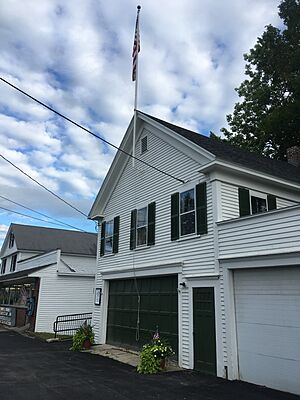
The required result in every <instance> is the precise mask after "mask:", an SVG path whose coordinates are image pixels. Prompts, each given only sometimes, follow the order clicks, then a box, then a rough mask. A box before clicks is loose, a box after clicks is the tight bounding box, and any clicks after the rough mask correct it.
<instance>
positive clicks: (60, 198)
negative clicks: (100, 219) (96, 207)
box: [0, 154, 87, 217]
mask: <svg viewBox="0 0 300 400" xmlns="http://www.w3.org/2000/svg"><path fill="white" fill-rule="evenodd" d="M0 157H1V158H3V160H5V161H6V162H8V163H9V164H10V165H12V166H13V167H15V168H16V169H17V170H19V171H20V172H22V174H23V175H25V176H27V178H29V179H31V180H32V181H33V182H35V183H37V184H38V185H39V186H40V187H42V188H43V189H45V190H47V192H49V193H51V194H52V195H53V196H55V197H56V198H58V199H59V200H61V201H63V202H64V203H65V204H67V205H68V206H69V207H71V208H73V210H75V211H77V212H79V213H80V214H81V215H83V216H84V217H87V214H85V213H84V212H82V211H80V210H78V208H76V207H75V206H72V204H71V203H69V202H67V201H66V200H64V199H63V198H62V197H60V196H59V195H58V194H56V193H54V192H52V190H50V189H48V188H47V187H46V186H44V185H42V184H41V183H40V182H38V181H37V180H36V179H34V178H33V177H32V176H30V175H29V174H27V173H26V172H25V171H23V170H22V169H21V168H19V167H17V166H16V165H15V164H14V163H13V162H11V161H9V160H8V159H7V158H6V157H4V156H3V155H2V154H0Z"/></svg>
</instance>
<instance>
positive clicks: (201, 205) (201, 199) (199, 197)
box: [196, 182, 207, 235]
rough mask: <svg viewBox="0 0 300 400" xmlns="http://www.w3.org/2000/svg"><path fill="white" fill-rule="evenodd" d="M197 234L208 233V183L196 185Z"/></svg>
mask: <svg viewBox="0 0 300 400" xmlns="http://www.w3.org/2000/svg"><path fill="white" fill-rule="evenodd" d="M196 219H197V234H198V235H203V234H204V233H207V195H206V182H203V183H199V184H198V185H196Z"/></svg>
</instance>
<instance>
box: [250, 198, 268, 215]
mask: <svg viewBox="0 0 300 400" xmlns="http://www.w3.org/2000/svg"><path fill="white" fill-rule="evenodd" d="M251 207H252V214H258V213H261V212H264V211H267V201H266V199H262V198H261V197H255V196H251Z"/></svg>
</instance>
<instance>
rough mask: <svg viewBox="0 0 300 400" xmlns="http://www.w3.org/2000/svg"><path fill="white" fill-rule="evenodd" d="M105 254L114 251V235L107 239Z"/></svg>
mask: <svg viewBox="0 0 300 400" xmlns="http://www.w3.org/2000/svg"><path fill="white" fill-rule="evenodd" d="M104 253H105V254H110V253H112V237H108V238H106V239H105V250H104Z"/></svg>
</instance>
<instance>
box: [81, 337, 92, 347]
mask: <svg viewBox="0 0 300 400" xmlns="http://www.w3.org/2000/svg"><path fill="white" fill-rule="evenodd" d="M91 345H92V343H91V341H90V339H85V341H84V342H83V348H84V350H89V349H90V348H91Z"/></svg>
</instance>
